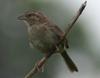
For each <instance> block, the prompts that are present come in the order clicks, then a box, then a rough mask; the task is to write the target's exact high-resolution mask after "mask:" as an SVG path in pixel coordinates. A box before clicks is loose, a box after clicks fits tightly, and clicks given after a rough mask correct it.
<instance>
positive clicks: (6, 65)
mask: <svg viewBox="0 0 100 78" xmlns="http://www.w3.org/2000/svg"><path fill="white" fill-rule="evenodd" d="M87 1H88V5H87V7H86V9H85V11H84V12H83V14H82V15H81V17H80V18H79V19H78V21H77V23H76V24H75V27H74V28H73V29H72V31H71V32H70V34H69V37H68V40H69V45H70V48H69V50H68V52H69V55H70V56H71V58H72V59H73V61H74V62H75V63H76V65H77V66H78V69H79V72H78V73H75V72H74V73H71V72H70V71H69V70H68V68H67V66H66V65H65V63H64V61H63V59H62V58H61V57H60V56H59V55H58V54H57V55H56V54H55V55H53V56H52V58H50V59H49V60H48V62H47V63H46V65H45V70H44V72H43V73H38V74H36V75H35V76H33V78H99V77H100V60H99V59H100V26H99V24H98V23H99V20H100V18H99V16H100V15H99V13H100V11H99V10H98V9H96V7H97V8H99V7H100V6H99V4H100V1H98V0H95V1H94V0H87ZM83 2H84V0H74V1H73V0H0V78H24V76H25V74H26V73H28V72H29V71H30V70H31V68H32V67H33V65H34V64H35V62H37V61H38V60H39V59H40V58H42V57H43V54H41V53H40V52H39V51H37V50H36V49H34V48H33V49H31V48H30V47H29V44H28V37H27V29H26V27H25V24H24V23H23V22H22V21H19V20H18V19H17V17H18V16H19V15H21V14H22V13H24V12H25V11H27V10H31V9H35V10H39V11H42V12H44V13H45V14H46V15H47V16H48V17H49V18H50V19H51V20H52V21H54V22H55V23H56V24H57V25H59V27H60V28H61V29H62V30H64V29H65V28H66V26H67V23H68V22H70V19H72V17H73V16H74V15H75V13H76V11H77V10H78V8H79V7H80V5H81V3H83ZM98 6H99V7H98ZM99 9H100V8H99ZM97 14H98V15H97Z"/></svg>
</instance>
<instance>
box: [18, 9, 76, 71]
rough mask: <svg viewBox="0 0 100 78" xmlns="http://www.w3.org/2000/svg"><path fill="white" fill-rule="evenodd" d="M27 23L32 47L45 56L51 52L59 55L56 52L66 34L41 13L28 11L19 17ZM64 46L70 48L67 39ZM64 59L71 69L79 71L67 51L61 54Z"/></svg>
mask: <svg viewBox="0 0 100 78" xmlns="http://www.w3.org/2000/svg"><path fill="white" fill-rule="evenodd" d="M18 19H20V20H23V21H24V22H25V23H27V29H28V36H29V43H30V45H31V47H35V48H37V49H38V50H40V51H41V52H43V53H44V54H48V53H50V52H54V53H57V51H56V52H55V51H54V50H55V49H56V48H57V44H58V43H59V41H60V40H61V39H62V37H63V36H64V32H63V31H62V30H61V29H60V28H59V27H58V26H57V25H56V24H54V23H53V22H51V21H50V20H49V19H48V18H47V16H45V15H44V14H43V13H41V12H39V11H28V12H26V13H25V14H23V15H21V16H20V17H18ZM64 46H65V47H66V48H68V47H69V46H68V42H67V39H66V40H65V43H64ZM58 53H60V54H61V55H62V57H63V58H64V60H65V62H66V64H67V65H68V67H69V69H70V70H71V71H72V72H73V71H78V69H77V67H76V65H75V64H74V63H73V61H72V60H71V59H70V57H69V56H68V54H67V53H66V51H65V50H63V52H62V53H61V52H59V51H58Z"/></svg>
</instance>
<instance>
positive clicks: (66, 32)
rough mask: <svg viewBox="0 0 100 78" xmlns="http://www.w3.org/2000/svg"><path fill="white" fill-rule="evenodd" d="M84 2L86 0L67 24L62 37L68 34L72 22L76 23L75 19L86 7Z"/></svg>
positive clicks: (72, 24)
mask: <svg viewBox="0 0 100 78" xmlns="http://www.w3.org/2000/svg"><path fill="white" fill-rule="evenodd" d="M86 3H87V1H85V2H84V3H83V4H82V5H81V7H80V8H79V10H78V11H77V14H76V15H75V16H74V17H73V19H72V21H71V22H70V23H69V24H68V28H67V29H66V30H65V35H64V37H63V39H65V37H66V36H67V35H68V34H69V32H70V31H71V29H72V27H73V26H74V24H75V23H76V21H77V19H78V18H79V16H80V15H81V14H82V12H83V10H84V9H85V7H86Z"/></svg>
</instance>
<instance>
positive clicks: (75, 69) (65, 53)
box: [61, 50, 78, 72]
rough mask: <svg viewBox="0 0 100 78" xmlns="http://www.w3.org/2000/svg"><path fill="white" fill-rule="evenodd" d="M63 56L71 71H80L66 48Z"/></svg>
mask: <svg viewBox="0 0 100 78" xmlns="http://www.w3.org/2000/svg"><path fill="white" fill-rule="evenodd" d="M61 55H62V57H63V58H64V60H65V63H66V64H67V66H68V68H69V69H70V71H71V72H74V71H76V72H78V68H77V67H76V65H75V63H74V62H73V61H72V59H71V58H70V57H69V55H68V54H67V52H66V51H65V50H64V51H63V52H62V53H61Z"/></svg>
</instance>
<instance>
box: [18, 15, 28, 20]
mask: <svg viewBox="0 0 100 78" xmlns="http://www.w3.org/2000/svg"><path fill="white" fill-rule="evenodd" d="M18 20H26V17H25V16H24V15H21V16H19V17H18Z"/></svg>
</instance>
